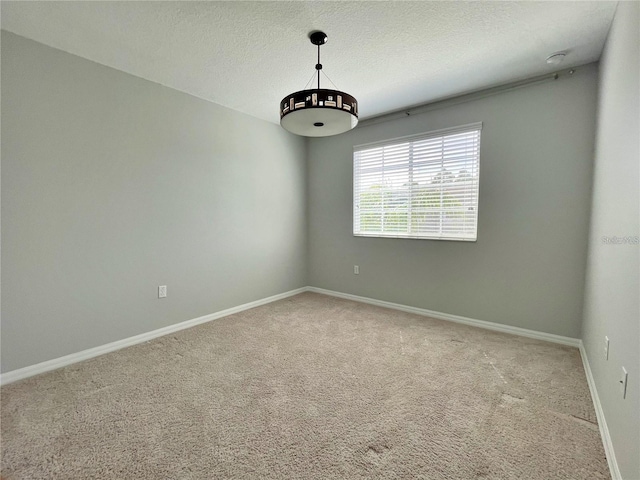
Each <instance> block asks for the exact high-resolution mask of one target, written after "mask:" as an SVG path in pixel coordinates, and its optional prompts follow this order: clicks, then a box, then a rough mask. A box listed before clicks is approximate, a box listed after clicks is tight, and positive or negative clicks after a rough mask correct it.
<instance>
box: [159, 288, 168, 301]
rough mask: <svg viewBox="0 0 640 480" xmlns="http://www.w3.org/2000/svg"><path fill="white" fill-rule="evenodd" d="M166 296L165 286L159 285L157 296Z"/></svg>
mask: <svg viewBox="0 0 640 480" xmlns="http://www.w3.org/2000/svg"><path fill="white" fill-rule="evenodd" d="M166 296H167V286H166V285H160V286H159V287H158V298H165V297H166Z"/></svg>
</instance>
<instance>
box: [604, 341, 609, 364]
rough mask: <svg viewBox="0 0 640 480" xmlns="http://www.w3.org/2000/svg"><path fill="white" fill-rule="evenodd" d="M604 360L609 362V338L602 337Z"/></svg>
mask: <svg viewBox="0 0 640 480" xmlns="http://www.w3.org/2000/svg"><path fill="white" fill-rule="evenodd" d="M604 359H605V360H609V337H606V336H605V337H604Z"/></svg>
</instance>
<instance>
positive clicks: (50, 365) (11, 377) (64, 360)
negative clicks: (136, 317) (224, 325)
mask: <svg viewBox="0 0 640 480" xmlns="http://www.w3.org/2000/svg"><path fill="white" fill-rule="evenodd" d="M303 292H315V293H321V294H324V295H330V296H332V297H339V298H344V299H347V300H353V301H356V302H361V303H367V304H370V305H376V306H379V307H385V308H391V309H394V310H400V311H403V312H409V313H415V314H417V315H422V316H426V317H431V318H437V319H440V320H447V321H450V322H455V323H461V324H464V325H470V326H473V327H479V328H484V329H487V330H494V331H497V332H503V333H510V334H513V335H519V336H522V337H528V338H534V339H537V340H545V341H548V342H552V343H559V344H561V345H569V346H572V347H578V348H579V350H580V356H581V357H582V363H583V365H584V370H585V374H586V376H587V383H588V385H589V390H590V391H591V398H592V399H593V406H594V408H595V411H596V416H597V419H598V426H599V428H600V436H601V437H602V442H603V445H604V450H605V454H606V456H607V462H608V463H609V470H610V471H611V477H612V480H622V476H621V474H620V469H619V468H618V463H617V461H616V456H615V452H614V450H613V444H612V442H611V437H610V435H609V429H608V427H607V421H606V419H605V417H604V411H603V410H602V405H601V403H600V398H599V397H598V390H597V389H596V384H595V381H594V378H593V374H592V372H591V367H590V366H589V359H588V358H587V352H586V350H585V348H584V345H583V343H582V340H580V339H578V338H572V337H563V336H561V335H554V334H551V333H544V332H538V331H536V330H528V329H526V328H520V327H513V326H510V325H503V324H500V323H494V322H487V321H484V320H476V319H473V318H468V317H461V316H459V315H451V314H448V313H442V312H436V311H433V310H427V309H424V308H417V307H410V306H408V305H401V304H399V303H392V302H385V301H383V300H376V299H373V298H368V297H361V296H358V295H351V294H349V293H341V292H335V291H333V290H325V289H324V288H318V287H302V288H297V289H295V290H290V291H288V292H285V293H281V294H278V295H273V296H271V297H267V298H263V299H260V300H256V301H253V302H249V303H245V304H243V305H238V306H237V307H232V308H228V309H226V310H221V311H219V312H216V313H211V314H209V315H205V316H202V317H198V318H194V319H192V320H187V321H185V322H181V323H177V324H175V325H169V326H167V327H163V328H159V329H157V330H153V331H151V332H147V333H142V334H140V335H136V336H133V337H129V338H125V339H123V340H118V341H116V342H111V343H108V344H106V345H101V346H99V347H95V348H90V349H88V350H83V351H81V352H78V353H72V354H71V355H65V356H64V357H60V358H55V359H53V360H48V361H46V362H42V363H38V364H36V365H31V366H29V367H24V368H20V369H18V370H13V371H11V372H6V373H3V374H1V375H0V385H6V384H9V383H12V382H15V381H18V380H22V379H24V378H28V377H32V376H34V375H38V374H40V373H45V372H48V371H51V370H55V369H58V368H61V367H65V366H67V365H71V364H73V363H77V362H81V361H83V360H88V359H89V358H93V357H97V356H99V355H103V354H105V353H109V352H113V351H115V350H120V349H121V348H125V347H129V346H132V345H136V344H139V343H143V342H147V341H149V340H153V339H154V338H158V337H161V336H163V335H168V334H170V333H173V332H177V331H180V330H184V329H187V328H191V327H195V326H196V325H200V324H202V323H206V322H210V321H212V320H216V319H218V318H222V317H226V316H228V315H232V314H234V313H239V312H242V311H244V310H249V309H250V308H255V307H259V306H261V305H266V304H267V303H271V302H275V301H277V300H282V299H284V298H287V297H291V296H293V295H297V294H299V293H303Z"/></svg>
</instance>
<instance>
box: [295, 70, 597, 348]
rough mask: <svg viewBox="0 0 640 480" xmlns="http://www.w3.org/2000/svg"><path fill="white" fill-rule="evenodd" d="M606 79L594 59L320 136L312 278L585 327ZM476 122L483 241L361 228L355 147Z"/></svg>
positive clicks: (531, 322)
mask: <svg viewBox="0 0 640 480" xmlns="http://www.w3.org/2000/svg"><path fill="white" fill-rule="evenodd" d="M596 78H597V72H596V68H595V67H594V66H593V65H590V66H586V67H582V68H580V69H578V71H577V72H576V73H575V74H574V75H573V76H572V77H567V78H561V79H560V80H557V81H549V82H546V83H542V84H536V85H530V86H527V87H523V88H519V89H516V90H511V91H508V92H503V93H500V94H497V95H494V96H489V97H486V98H482V99H476V100H474V101H470V102H466V103H461V104H458V105H453V106H448V107H444V108H439V109H435V110H431V111H428V112H427V113H424V114H420V115H415V116H410V117H404V118H401V119H396V120H392V121H388V122H383V123H377V124H370V125H368V126H362V127H358V128H356V129H355V130H353V131H351V132H349V133H347V134H344V135H340V136H337V137H329V138H320V139H312V140H310V145H309V158H308V167H307V168H308V172H309V193H308V195H309V199H308V204H309V272H310V285H313V286H316V287H321V288H326V289H330V290H336V291H339V292H345V293H351V294H356V295H362V296H366V297H372V298H376V299H380V300H386V301H391V302H396V303H401V304H405V305H411V306H415V307H421V308H426V309H430V310H435V311H439V312H444V313H449V314H455V315H462V316H466V317H471V318H475V319H479V320H486V321H491V322H497V323H503V324H507V325H513V326H517V327H523V328H528V329H533V330H538V331H542V332H548V333H553V334H559V335H567V336H571V337H577V336H578V335H579V333H580V323H581V315H582V297H583V286H584V269H585V258H586V248H587V240H586V239H587V232H588V218H589V204H590V200H589V196H590V186H591V168H592V162H593V137H594V129H595V114H596ZM472 122H483V130H482V143H481V157H480V199H479V220H478V222H479V226H478V240H477V242H476V243H468V242H455V241H438V240H409V239H383V238H362V237H353V236H352V196H353V194H352V181H353V172H352V169H353V161H352V149H353V146H354V145H358V144H364V143H368V142H373V141H378V140H383V139H388V138H394V137H399V136H403V135H410V134H416V133H421V132H428V131H431V130H437V129H440V128H446V127H454V126H457V125H464V124H468V123H472ZM353 265H359V266H360V275H354V274H353Z"/></svg>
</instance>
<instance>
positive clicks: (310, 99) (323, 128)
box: [280, 32, 358, 137]
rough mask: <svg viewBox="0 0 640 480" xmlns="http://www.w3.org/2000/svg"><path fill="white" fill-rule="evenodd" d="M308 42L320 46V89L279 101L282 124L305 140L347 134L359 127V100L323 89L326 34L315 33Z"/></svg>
mask: <svg viewBox="0 0 640 480" xmlns="http://www.w3.org/2000/svg"><path fill="white" fill-rule="evenodd" d="M309 39H310V40H311V43H312V44H313V45H317V46H318V63H317V64H316V74H317V76H318V88H314V89H310V90H300V91H299V92H295V93H291V94H289V95H287V96H286V97H284V98H283V99H282V101H281V102H280V125H282V127H283V128H284V129H285V130H288V131H290V132H291V133H295V134H296V135H302V136H305V137H328V136H330V135H337V134H339V133H344V132H347V131H349V130H351V129H352V128H354V127H355V126H356V125H357V124H358V101H357V100H356V99H355V98H354V97H353V96H351V95H349V94H348V93H344V92H340V91H338V90H329V89H326V88H320V72H321V70H322V64H321V63H320V46H321V45H324V44H325V43H327V35H326V34H325V33H324V32H312V33H311V34H310V35H309ZM314 76H315V75H314ZM327 78H329V77H327Z"/></svg>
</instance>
